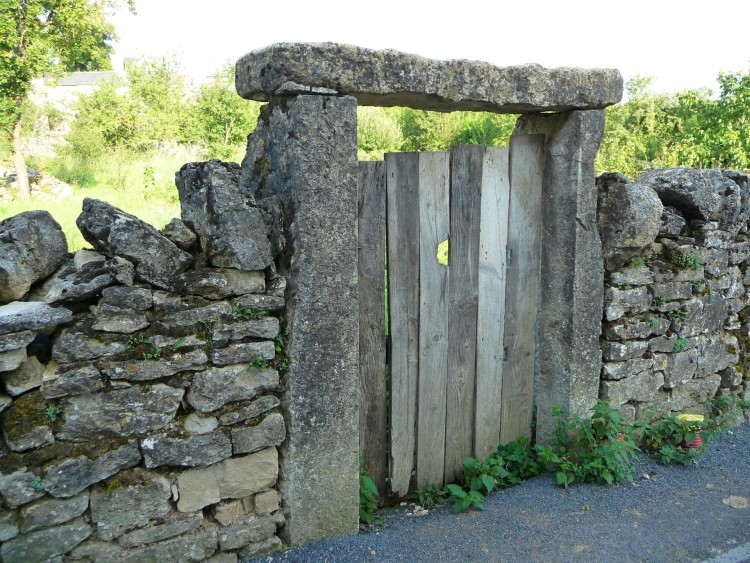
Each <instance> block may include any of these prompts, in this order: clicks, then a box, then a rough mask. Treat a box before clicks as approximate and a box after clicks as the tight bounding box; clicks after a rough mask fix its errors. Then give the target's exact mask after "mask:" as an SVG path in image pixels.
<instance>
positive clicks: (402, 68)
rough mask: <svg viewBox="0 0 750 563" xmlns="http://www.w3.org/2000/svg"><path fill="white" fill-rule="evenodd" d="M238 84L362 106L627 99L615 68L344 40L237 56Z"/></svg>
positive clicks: (516, 109)
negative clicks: (511, 62)
mask: <svg viewBox="0 0 750 563" xmlns="http://www.w3.org/2000/svg"><path fill="white" fill-rule="evenodd" d="M287 83H294V85H292V84H287ZM295 85H301V86H302V88H300V87H299V86H295ZM236 86H237V92H239V94H240V95H241V96H242V97H243V98H248V99H253V100H259V101H268V100H269V99H270V98H271V96H273V95H280V94H282V95H283V93H284V90H282V89H283V88H287V89H288V88H289V87H290V86H291V88H292V90H293V92H294V93H311V90H310V88H326V89H330V90H333V91H334V93H336V92H337V93H339V94H348V95H352V96H354V97H355V98H357V101H358V103H359V104H360V105H375V106H408V107H413V108H418V109H429V110H438V111H454V110H481V111H496V112H503V113H520V112H527V111H566V110H570V109H597V108H604V107H606V106H608V105H612V104H615V103H617V102H618V101H619V100H620V98H621V97H622V77H621V76H620V73H619V72H618V71H616V70H614V69H592V70H584V69H575V68H555V69H546V68H543V67H540V66H538V65H522V66H511V67H496V66H494V65H491V64H489V63H484V62H478V61H465V60H450V61H437V60H431V59H425V58H423V57H420V56H417V55H410V54H406V53H401V52H398V51H393V50H383V51H375V50H372V49H364V48H361V47H355V46H353V45H341V44H336V43H277V44H275V45H271V46H268V47H264V48H262V49H258V50H256V51H253V52H251V53H248V54H247V55H245V56H244V57H242V58H241V59H240V60H239V61H237V73H236ZM305 87H306V88H305ZM321 97H322V96H321Z"/></svg>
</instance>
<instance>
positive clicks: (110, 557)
mask: <svg viewBox="0 0 750 563" xmlns="http://www.w3.org/2000/svg"><path fill="white" fill-rule="evenodd" d="M95 538H96V536H93V537H91V538H89V539H88V540H86V541H85V542H83V543H81V544H79V545H78V547H76V548H75V549H74V550H73V551H71V552H70V555H69V557H70V558H71V559H74V560H78V559H82V560H84V561H96V563H119V562H120V561H121V560H122V554H123V549H122V548H121V547H119V546H118V545H117V544H114V543H112V542H104V541H99V540H97V539H95Z"/></svg>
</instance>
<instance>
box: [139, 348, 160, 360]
mask: <svg viewBox="0 0 750 563" xmlns="http://www.w3.org/2000/svg"><path fill="white" fill-rule="evenodd" d="M159 358H161V348H151V350H145V351H144V352H143V359H144V360H158V359H159Z"/></svg>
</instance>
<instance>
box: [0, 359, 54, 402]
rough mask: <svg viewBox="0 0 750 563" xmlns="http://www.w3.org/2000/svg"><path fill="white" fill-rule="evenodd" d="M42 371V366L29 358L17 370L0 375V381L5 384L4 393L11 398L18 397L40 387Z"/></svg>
mask: <svg viewBox="0 0 750 563" xmlns="http://www.w3.org/2000/svg"><path fill="white" fill-rule="evenodd" d="M44 369H45V368H44V365H43V364H41V363H40V362H39V360H37V359H36V358H35V357H34V356H31V357H30V358H28V359H27V360H26V361H25V362H23V363H22V364H21V365H20V366H19V367H18V368H17V369H15V370H13V371H9V372H6V373H3V374H1V375H0V379H2V380H3V383H5V391H7V393H8V394H9V395H10V396H11V397H18V396H19V395H23V394H24V393H26V392H27V391H31V390H32V389H36V388H38V387H40V386H41V385H42V375H43V374H44Z"/></svg>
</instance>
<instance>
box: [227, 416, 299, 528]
mask: <svg viewBox="0 0 750 563" xmlns="http://www.w3.org/2000/svg"><path fill="white" fill-rule="evenodd" d="M285 438H286V426H285V425H284V417H283V416H281V414H280V413H272V414H270V415H268V416H267V417H266V418H264V419H263V420H262V421H261V422H260V424H257V425H256V426H251V427H245V428H232V447H233V451H234V453H235V455H237V454H248V453H253V452H257V451H258V450H262V449H264V448H268V447H271V446H279V445H281V443H282V442H283V441H284V439H285ZM253 541H256V540H253Z"/></svg>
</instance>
